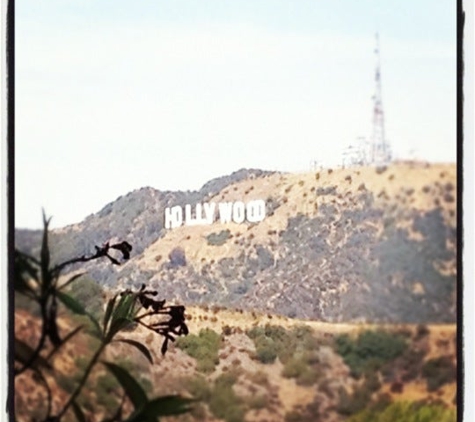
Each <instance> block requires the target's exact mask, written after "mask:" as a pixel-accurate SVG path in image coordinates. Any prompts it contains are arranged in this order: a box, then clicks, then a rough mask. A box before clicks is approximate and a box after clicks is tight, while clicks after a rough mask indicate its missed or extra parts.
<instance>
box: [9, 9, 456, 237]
mask: <svg viewBox="0 0 475 422" xmlns="http://www.w3.org/2000/svg"><path fill="white" fill-rule="evenodd" d="M15 6H16V10H15V11H16V22H15V25H16V28H15V30H16V37H15V49H16V57H15V59H16V74H15V77H16V80H15V83H16V87H15V101H16V109H15V113H16V114H15V118H16V127H15V134H16V143H15V147H16V159H15V178H16V180H15V182H16V183H15V190H16V192H15V195H16V198H15V215H16V226H17V227H30V228H39V227H40V226H41V207H44V208H45V210H46V212H47V214H49V215H53V221H52V223H53V226H62V225H65V224H70V223H74V222H79V221H81V220H82V219H83V218H85V217H86V216H87V215H89V214H91V213H93V212H97V211H98V210H100V209H101V208H102V207H103V206H104V205H106V204H107V203H108V202H111V201H113V200H115V199H116V198H117V197H118V196H120V195H124V194H126V193H128V192H129V191H131V190H133V189H137V188H140V187H144V186H152V187H154V188H157V189H161V190H168V189H170V190H174V189H183V190H186V189H190V190H194V189H199V188H200V187H201V186H202V185H203V184H204V183H205V182H207V181H208V180H209V179H211V178H213V177H218V176H222V175H225V174H229V173H231V172H233V171H235V170H238V169H240V168H243V167H257V168H262V169H268V170H284V171H307V170H309V169H310V162H311V161H312V160H318V161H320V162H323V163H325V164H327V165H331V164H339V163H340V162H341V151H342V148H343V147H344V146H346V145H348V144H349V143H352V142H354V141H355V140H356V138H357V137H359V136H366V137H369V136H370V134H371V130H372V100H371V97H372V95H373V93H374V64H375V60H374V45H375V37H374V35H375V33H376V32H377V31H379V34H380V47H381V62H382V86H383V87H382V91H383V106H384V111H385V119H386V120H385V122H386V135H387V139H388V140H389V142H390V143H391V147H392V149H393V151H394V155H395V156H396V157H408V156H410V155H411V154H412V155H415V156H416V157H419V158H422V159H427V160H431V161H455V159H456V42H457V39H456V1H454V0H437V1H434V0H399V1H394V0H391V1H389V0H387V1H376V0H373V1H370V0H335V1H316V0H311V1H310V0H309V1H305V0H299V1H279V0H268V1H265V0H234V1H229V0H199V1H198V0H194V1H191V0H188V1H179V0H176V1H175V0H174V1H170V0H168V1H165V0H150V1H149V0H141V1H139V2H131V1H129V0H128V1H125V0H113V1H112V0H109V1H105V0H49V1H44V2H39V1H37V0H17V1H16V2H15ZM411 150H412V153H411Z"/></svg>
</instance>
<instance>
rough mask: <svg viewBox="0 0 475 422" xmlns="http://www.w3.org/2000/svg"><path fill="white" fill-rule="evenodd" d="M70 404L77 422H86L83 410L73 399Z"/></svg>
mask: <svg viewBox="0 0 475 422" xmlns="http://www.w3.org/2000/svg"><path fill="white" fill-rule="evenodd" d="M72 405H73V412H74V415H75V416H76V419H77V420H78V422H86V416H84V412H83V411H82V409H81V407H80V406H79V405H78V404H77V403H76V402H75V401H73V403H72Z"/></svg>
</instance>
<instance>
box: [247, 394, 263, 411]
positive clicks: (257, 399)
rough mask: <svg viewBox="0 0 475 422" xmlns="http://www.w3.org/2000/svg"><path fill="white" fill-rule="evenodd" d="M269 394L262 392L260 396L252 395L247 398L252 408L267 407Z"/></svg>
mask: <svg viewBox="0 0 475 422" xmlns="http://www.w3.org/2000/svg"><path fill="white" fill-rule="evenodd" d="M267 402H268V400H267V396H265V395H263V394H261V395H258V396H251V397H249V398H248V399H247V405H248V406H249V408H250V409H256V410H258V409H264V408H265V407H267Z"/></svg>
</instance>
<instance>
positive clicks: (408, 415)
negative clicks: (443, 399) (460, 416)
mask: <svg viewBox="0 0 475 422" xmlns="http://www.w3.org/2000/svg"><path fill="white" fill-rule="evenodd" d="M456 419H457V416H456V412H455V410H453V409H447V408H445V407H443V406H440V405H426V404H418V403H407V402H396V403H392V404H390V405H389V406H387V407H386V408H385V409H384V410H382V411H378V410H370V409H365V410H362V411H361V412H359V413H357V414H356V415H353V416H351V417H350V418H349V419H347V422H455V421H456Z"/></svg>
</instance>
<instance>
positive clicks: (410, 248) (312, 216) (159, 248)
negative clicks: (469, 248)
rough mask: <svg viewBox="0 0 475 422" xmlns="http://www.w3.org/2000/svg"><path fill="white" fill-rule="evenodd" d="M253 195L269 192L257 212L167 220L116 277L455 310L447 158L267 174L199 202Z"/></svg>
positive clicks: (400, 310) (195, 297)
mask: <svg viewBox="0 0 475 422" xmlns="http://www.w3.org/2000/svg"><path fill="white" fill-rule="evenodd" d="M255 199H264V200H265V201H266V206H267V215H266V218H265V219H264V220H263V221H261V222H259V223H253V224H250V223H244V224H236V223H226V224H222V223H220V222H219V221H216V222H215V223H213V224H211V225H199V226H181V227H178V228H175V229H171V230H167V231H166V232H165V233H164V235H163V236H162V237H160V238H159V239H158V240H157V241H155V242H154V243H152V244H151V245H150V246H149V247H147V248H146V249H145V250H144V252H143V253H141V254H140V255H138V256H136V257H135V258H134V259H132V260H131V261H130V262H129V263H128V264H127V265H125V266H124V267H123V268H122V269H121V270H120V271H119V272H118V274H117V279H118V280H119V285H124V286H126V285H131V284H134V283H135V285H139V284H141V283H143V282H145V283H147V284H151V285H155V286H156V287H160V288H161V289H162V290H163V291H164V293H166V294H167V296H169V297H175V298H177V299H180V300H183V301H186V302H187V303H207V304H218V305H226V306H234V307H243V308H247V309H259V310H261V311H263V312H273V313H280V314H284V315H287V316H294V317H299V318H308V319H321V320H327V321H377V322H398V321H406V322H418V321H421V322H431V321H434V322H453V321H454V320H455V295H456V227H457V226H456V168H455V165H454V164H418V163H396V164H392V165H390V166H387V167H382V168H375V167H368V168H349V169H335V170H331V169H325V170H321V171H319V172H312V173H304V174H277V173H276V174H267V175H265V176H262V177H259V178H249V179H244V180H240V181H238V182H236V183H233V184H230V185H229V186H227V187H226V188H225V189H223V190H222V191H221V192H219V193H218V194H216V195H214V196H208V197H207V198H206V201H209V202H228V201H236V200H241V201H244V202H248V201H251V200H255ZM174 255H176V256H179V257H181V258H180V260H175V261H174V259H173V256H174ZM375 302H378V304H377V303H375ZM373 305H376V306H373ZM368 309H371V312H367V310H368ZM415 309H419V310H420V313H419V314H416V313H414V310H415Z"/></svg>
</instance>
